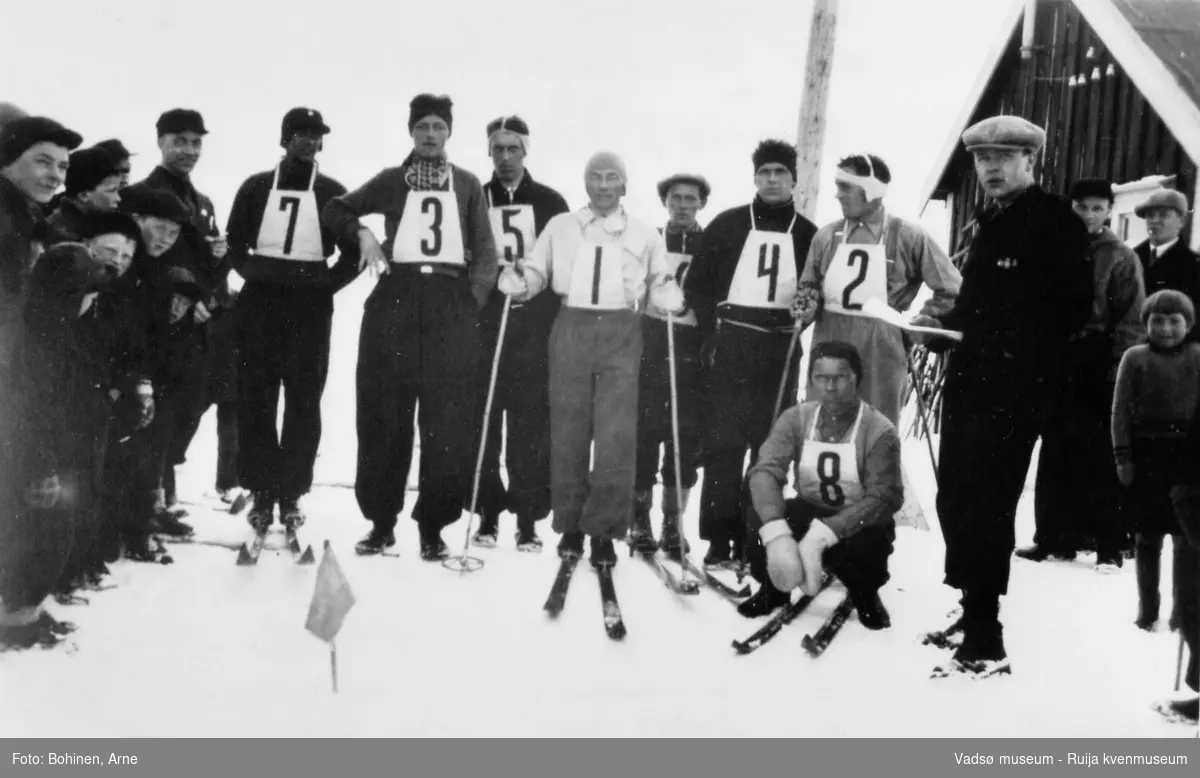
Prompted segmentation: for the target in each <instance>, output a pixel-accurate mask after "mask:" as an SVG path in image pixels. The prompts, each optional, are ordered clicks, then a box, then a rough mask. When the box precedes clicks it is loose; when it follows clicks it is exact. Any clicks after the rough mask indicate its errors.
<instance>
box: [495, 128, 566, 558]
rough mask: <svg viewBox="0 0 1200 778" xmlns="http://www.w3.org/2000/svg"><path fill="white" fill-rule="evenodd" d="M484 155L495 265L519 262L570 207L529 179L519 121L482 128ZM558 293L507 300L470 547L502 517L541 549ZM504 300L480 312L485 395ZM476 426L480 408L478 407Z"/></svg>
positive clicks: (525, 545)
mask: <svg viewBox="0 0 1200 778" xmlns="http://www.w3.org/2000/svg"><path fill="white" fill-rule="evenodd" d="M487 134H488V152H489V153H490V154H491V157H492V164H493V166H494V168H495V173H494V174H493V175H492V180H491V181H489V182H488V184H487V186H485V187H484V189H483V194H484V198H485V199H486V200H487V202H488V218H489V220H490V221H491V223H492V234H493V236H494V237H495V239H496V249H497V251H498V252H499V257H498V259H499V261H500V264H501V265H502V266H504V267H509V266H511V265H512V264H513V263H514V262H516V263H521V262H523V261H524V259H525V257H526V256H528V255H529V253H530V252H532V251H533V246H534V243H535V242H536V240H537V236H538V235H540V234H541V233H542V231H543V230H545V229H546V225H547V224H548V223H549V222H550V220H551V219H552V218H554V217H555V216H557V215H558V214H560V213H566V212H567V211H569V210H570V208H569V207H568V206H567V201H566V200H564V199H563V197H562V195H560V194H559V193H558V192H556V191H554V190H553V189H551V188H550V187H548V186H545V185H543V184H540V183H538V182H537V181H534V180H533V176H531V175H529V171H528V170H526V169H525V156H526V155H527V154H528V153H529V125H527V124H526V123H525V121H524V120H523V119H521V118H520V117H519V116H507V117H501V118H498V119H494V120H493V121H492V122H491V123H489V124H488V126H487ZM558 307H559V300H558V295H556V294H554V292H552V291H549V290H546V291H544V292H542V294H539V295H538V296H537V297H535V298H533V299H531V300H530V301H529V302H526V303H519V302H515V301H514V302H513V303H511V308H510V309H509V312H508V324H507V325H506V331H505V335H504V343H503V344H501V350H500V369H499V374H498V375H497V376H496V395H495V398H494V400H493V403H494V404H493V406H492V416H491V419H490V423H489V425H488V434H487V448H486V449H485V450H484V458H483V471H482V474H481V477H480V482H479V506H478V510H479V513H480V517H481V520H480V523H479V531H478V532H476V533H475V537H474V538H473V542H474V543H475V544H476V545H479V546H484V547H492V546H495V545H496V538H497V535H498V534H499V528H500V527H499V525H500V514H501V513H502V512H504V511H505V510H508V511H511V512H513V513H515V514H516V516H517V538H516V542H517V548H518V550H521V551H528V552H537V551H541V548H542V541H541V540H540V539H539V538H538V536H537V530H536V528H535V527H536V524H537V522H538V521H540V520H541V519H544V518H546V517H547V516H548V515H550V389H549V381H550V378H549V375H550V373H549V371H550V368H549V359H550V355H549V349H550V346H549V340H550V326H551V325H552V324H553V323H554V317H555V315H557V314H558ZM503 311H504V295H503V294H501V293H500V292H499V291H493V292H492V295H491V297H490V298H488V304H487V305H486V306H485V307H484V309H483V314H482V315H481V317H480V319H481V329H482V331H483V354H484V359H483V360H482V368H483V369H482V372H481V374H480V375H481V379H480V380H481V382H482V386H483V387H484V388H485V391H483V392H480V397H481V399H482V398H483V397H485V392H486V387H487V385H488V381H489V379H490V374H491V369H492V363H491V360H490V359H487V357H488V356H489V355H491V354H494V353H495V352H496V342H497V338H498V337H499V330H500V317H501V315H502V314H503ZM505 416H507V424H506V426H505V430H506V434H505V437H504V438H503V441H504V455H505V467H506V468H507V470H508V489H507V491H506V490H505V488H504V483H503V482H502V481H501V480H500V442H501V435H500V431H501V420H502V418H503V417H505ZM479 418H480V423H482V419H483V408H482V407H481V408H480V409H479Z"/></svg>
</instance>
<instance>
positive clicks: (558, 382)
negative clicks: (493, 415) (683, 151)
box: [499, 151, 684, 568]
mask: <svg viewBox="0 0 1200 778" xmlns="http://www.w3.org/2000/svg"><path fill="white" fill-rule="evenodd" d="M627 181H628V177H627V175H626V172H625V163H624V162H622V161H621V158H620V157H618V156H617V155H616V154H613V153H611V152H603V151H602V152H599V153H597V154H595V155H593V156H592V158H591V159H590V160H588V163H587V165H586V166H585V168H584V183H585V184H586V187H587V193H588V200H589V202H588V205H587V207H585V208H582V209H580V210H578V211H574V212H572V213H564V214H561V215H559V216H556V217H554V218H553V219H552V220H551V221H550V224H549V225H547V227H546V231H545V232H544V233H543V234H542V235H541V237H539V238H538V242H537V245H536V246H534V249H533V253H532V254H531V255H530V257H529V259H528V260H527V261H526V263H525V267H524V270H523V274H522V273H520V272H518V270H517V269H515V268H505V269H504V271H503V272H502V273H501V274H500V282H499V286H500V290H501V291H502V292H504V293H505V294H509V295H512V297H513V299H514V301H520V300H526V299H530V298H531V297H533V296H534V295H536V294H538V293H539V292H541V291H542V290H543V289H545V288H546V287H547V286H549V287H551V288H552V289H553V290H554V293H555V294H557V295H559V296H560V297H562V298H563V305H562V308H561V310H560V311H559V313H558V317H557V318H556V319H555V320H554V326H553V327H552V328H551V331H550V448H551V461H550V492H551V501H552V503H553V508H554V530H555V531H556V532H559V533H561V534H562V538H561V540H560V542H559V545H558V552H559V555H560V556H562V557H564V558H566V557H568V556H570V555H574V556H575V557H576V558H577V557H578V556H580V555H582V553H583V539H584V535H588V536H590V537H591V558H590V561H591V563H592V565H594V566H595V567H597V568H600V567H605V566H607V567H611V566H612V565H615V564H616V562H617V556H616V551H615V549H614V548H613V541H614V540H616V539H619V538H624V537H625V536H626V533H627V532H628V531H629V524H630V520H631V518H632V516H633V483H634V470H635V467H634V463H635V459H636V455H637V410H638V368H639V364H640V360H641V357H642V323H641V316H639V314H638V307H639V305H640V304H641V303H642V301H643V300H644V299H645V297H646V291H647V288H649V293H650V299H651V302H652V303H653V304H654V305H656V306H658V307H659V308H662V309H663V310H666V311H671V312H672V313H676V314H677V313H679V312H681V311H682V310H683V308H684V299H683V292H681V291H680V289H679V286H678V285H677V284H676V283H675V279H674V278H673V277H672V276H671V272H670V270H669V269H668V267H667V261H666V247H665V244H664V243H663V240H662V236H660V235H659V234H658V231H657V230H655V229H654V228H653V227H650V226H648V225H646V224H644V223H643V222H641V221H639V220H637V219H635V218H633V217H632V216H630V215H629V214H628V213H626V211H625V208H624V206H623V205H621V197H622V196H623V195H624V194H625V187H626V182H627ZM593 442H594V444H595V452H594V456H592V448H593ZM589 460H591V462H590V467H589Z"/></svg>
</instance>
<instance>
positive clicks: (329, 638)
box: [304, 540, 355, 694]
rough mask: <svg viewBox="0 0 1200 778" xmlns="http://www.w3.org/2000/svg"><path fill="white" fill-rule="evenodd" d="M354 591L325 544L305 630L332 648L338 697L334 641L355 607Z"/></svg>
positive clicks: (334, 686) (331, 661) (331, 669)
mask: <svg viewBox="0 0 1200 778" xmlns="http://www.w3.org/2000/svg"><path fill="white" fill-rule="evenodd" d="M354 603H355V599H354V592H353V591H351V590H350V581H349V580H348V579H347V578H346V574H345V573H344V572H342V567H341V565H339V564H338V561H337V557H335V556H334V555H333V547H332V546H330V545H329V541H328V540H326V541H325V553H324V554H323V555H322V556H321V566H320V567H319V568H317V583H316V586H315V587H314V588H313V596H312V602H311V603H309V606H308V619H307V621H305V622H304V628H305V629H307V630H308V631H309V632H311V633H312V634H313V635H314V636H316V637H317V638H318V639H319V640H322V641H324V642H325V643H326V644H328V646H329V672H330V675H331V678H332V680H333V693H334V694H337V690H338V678H337V644H336V643H335V642H334V639H335V638H336V637H337V633H338V631H340V630H341V628H342V622H343V621H345V619H346V614H347V613H349V612H350V609H351V608H353V607H354Z"/></svg>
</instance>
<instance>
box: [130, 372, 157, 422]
mask: <svg viewBox="0 0 1200 778" xmlns="http://www.w3.org/2000/svg"><path fill="white" fill-rule="evenodd" d="M135 398H136V400H137V409H138V417H137V421H136V426H134V429H137V430H141V429H145V428H146V427H149V426H150V422H152V421H154V413H155V411H156V410H157V406H155V404H154V385H153V384H151V383H150V382H149V381H142V382H140V383H139V384H138V388H137V394H136V395H135Z"/></svg>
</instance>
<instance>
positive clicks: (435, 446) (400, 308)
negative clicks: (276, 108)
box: [321, 94, 496, 561]
mask: <svg viewBox="0 0 1200 778" xmlns="http://www.w3.org/2000/svg"><path fill="white" fill-rule="evenodd" d="M409 109H410V110H409V119H408V130H409V134H410V135H411V136H412V139H413V151H412V153H411V154H410V155H409V156H408V157H407V158H406V159H405V160H404V161H403V162H402V163H401V164H400V165H399V166H398V167H392V168H387V169H386V170H383V171H382V172H380V173H379V174H378V175H376V176H375V177H374V178H372V179H371V180H370V181H368V182H367V183H366V184H364V185H363V186H362V187H361V188H359V189H358V190H357V191H354V192H351V193H350V194H347V195H343V196H342V197H338V198H334V199H333V200H331V201H330V202H329V204H328V205H326V206H325V209H324V210H323V211H322V212H321V220H322V222H323V223H324V224H325V225H326V226H328V227H329V228H330V229H332V230H333V231H334V232H335V233H337V234H338V235H339V236H340V237H341V238H342V239H343V240H355V241H357V242H358V243H359V248H360V251H361V252H362V257H363V259H362V263H361V264H362V265H370V266H371V268H372V270H373V271H374V272H376V273H378V274H379V275H380V278H379V281H378V283H377V284H376V285H375V288H374V289H373V290H372V291H371V295H370V296H369V297H368V298H367V302H366V304H365V306H364V310H363V320H362V329H361V331H360V334H359V343H358V371H357V377H356V381H357V387H358V390H357V391H358V408H357V420H356V421H357V431H358V473H357V477H356V480H355V485H354V492H355V496H356V497H357V498H358V505H359V509H360V510H362V512H363V516H365V517H366V519H367V520H368V521H370V522H371V523H372V525H373V527H372V529H371V531H370V532H369V533H368V534H367V536H366V537H364V538H363V539H362V540H361V541H359V543H358V545H357V546H356V551H357V552H358V553H360V554H378V553H380V552H381V551H383V550H384V549H385V548H387V547H390V546H393V545H395V543H396V536H395V533H394V529H395V526H396V519H397V515H398V514H399V513H400V511H401V509H403V507H404V498H405V490H406V485H407V481H408V471H409V467H410V465H411V464H412V451H413V433H414V424H413V422H414V418H413V417H414V415H415V410H416V406H417V405H418V402H419V405H420V424H419V427H420V430H421V464H420V468H421V470H420V495H419V497H418V498H417V504H416V505H415V506H413V511H412V518H413V520H414V521H416V522H417V526H418V527H419V530H420V536H421V558H422V559H424V560H425V561H436V560H439V559H445V558H446V557H447V556H449V550H448V549H447V548H446V544H445V542H444V541H443V540H442V537H441V530H442V528H443V527H446V526H448V525H450V524H453V523H454V522H455V521H457V520H458V518H459V517H460V516H461V515H462V509H463V494H466V493H468V490H469V489H470V488H471V487H470V480H471V467H472V462H473V458H474V454H475V435H474V433H475V428H476V423H475V418H474V414H473V413H472V412H471V409H473V408H474V407H475V403H476V402H477V393H478V389H479V370H480V368H479V362H480V358H481V348H480V341H479V331H478V323H479V315H480V309H481V308H483V306H484V304H485V303H486V302H487V299H488V295H489V294H491V291H492V288H493V287H494V286H495V283H496V244H495V242H494V241H493V239H492V228H491V226H490V225H489V224H488V215H487V203H486V201H485V200H484V197H483V187H482V185H481V184H480V183H479V179H478V178H476V177H475V176H474V175H473V174H471V173H469V172H467V171H465V170H463V169H462V168H460V167H458V166H457V165H452V164H451V163H450V161H449V160H448V159H447V157H446V151H445V146H446V139H447V138H448V137H449V136H450V133H451V128H452V122H453V116H452V114H451V102H450V98H449V97H447V96H445V95H442V96H434V95H430V94H421V95H417V97H415V98H414V99H413V101H412V102H411V103H410V105H409ZM367 214H382V215H383V224H384V236H385V237H384V241H383V244H382V245H380V243H379V242H378V241H377V240H376V238H375V236H374V234H373V233H372V232H371V230H370V229H369V228H367V227H365V226H363V224H362V222H360V221H359V217H361V216H365V215H367Z"/></svg>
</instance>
